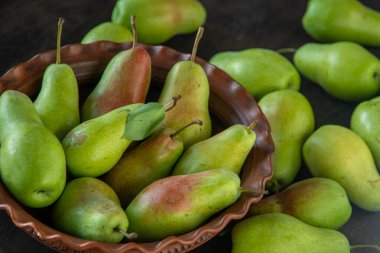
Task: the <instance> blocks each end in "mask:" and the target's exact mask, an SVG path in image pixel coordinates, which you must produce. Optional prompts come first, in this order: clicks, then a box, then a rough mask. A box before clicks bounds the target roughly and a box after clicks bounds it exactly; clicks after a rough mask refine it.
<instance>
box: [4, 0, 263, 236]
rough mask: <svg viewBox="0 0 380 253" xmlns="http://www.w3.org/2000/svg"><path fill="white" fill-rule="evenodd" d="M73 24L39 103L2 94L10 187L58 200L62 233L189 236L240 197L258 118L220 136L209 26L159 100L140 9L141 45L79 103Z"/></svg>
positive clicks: (37, 202)
mask: <svg viewBox="0 0 380 253" xmlns="http://www.w3.org/2000/svg"><path fill="white" fill-rule="evenodd" d="M120 2H121V1H120ZM185 2H186V1H184V2H183V3H185ZM194 3H196V4H197V2H194ZM189 4H193V3H192V2H191V1H189ZM119 5H120V3H119ZM62 24H63V19H60V20H59V24H58V36H57V60H56V63H55V64H51V65H50V66H48V68H47V69H46V72H45V74H44V77H43V81H42V85H41V90H40V92H39V94H38V96H37V98H36V100H35V101H34V104H33V102H32V101H31V100H30V98H29V97H27V96H26V95H24V94H23V93H20V92H17V91H6V92H4V93H3V94H2V95H1V97H0V111H1V115H0V118H1V123H0V140H1V144H2V145H1V152H0V156H1V160H0V176H1V178H2V181H3V182H4V184H5V185H6V187H7V188H8V189H9V190H10V192H11V193H12V194H13V195H14V196H15V197H16V198H17V199H18V200H19V201H20V202H21V203H22V204H24V205H26V206H28V207H33V208H42V207H48V206H50V209H49V211H51V220H52V222H53V225H54V227H55V228H57V229H59V230H60V231H62V232H65V233H68V234H71V235H73V236H77V237H80V238H83V239H87V240H95V241H101V242H108V243H118V242H120V241H122V240H123V239H124V238H127V239H130V240H132V239H135V238H136V237H137V239H136V240H138V241H141V242H151V241H155V240H162V239H164V238H165V237H167V236H172V235H181V234H183V233H186V232H189V231H191V230H193V229H195V228H197V227H199V226H201V225H202V224H203V223H204V222H206V221H207V220H208V219H209V218H210V217H211V216H212V215H214V214H216V213H218V212H220V211H221V210H223V209H225V208H226V207H228V206H230V205H231V204H233V203H234V202H235V201H236V200H237V199H238V198H239V197H240V195H241V193H242V192H244V189H242V188H241V187H240V178H239V174H240V170H241V168H242V166H243V164H244V162H245V160H246V158H247V156H248V155H249V154H250V152H251V151H252V149H253V146H254V144H255V141H256V134H255V132H254V127H255V124H256V122H252V124H251V125H249V126H245V125H241V124H236V125H232V126H230V127H228V128H227V129H225V130H223V131H221V132H220V133H218V134H216V135H215V136H213V137H211V132H212V126H211V117H210V113H209V96H210V85H209V82H208V77H207V75H206V73H205V71H204V69H203V67H202V66H201V65H200V64H198V63H197V62H196V53H197V48H198V43H199V41H200V39H201V37H202V34H203V28H202V27H201V28H199V30H198V34H197V37H196V40H195V43H194V48H193V52H192V54H191V57H190V58H189V60H184V61H180V62H178V63H176V64H175V65H174V66H173V67H172V69H171V70H170V72H169V73H168V76H167V78H166V81H165V83H164V86H163V88H162V92H161V95H160V97H159V99H158V102H149V103H145V99H146V96H147V92H148V89H149V86H150V78H151V60H150V56H149V54H148V53H147V51H146V50H145V49H143V48H142V47H139V46H138V44H137V32H136V26H135V18H134V17H131V26H132V31H133V35H134V36H133V43H132V45H131V48H130V49H128V50H125V51H122V52H120V53H118V54H116V55H115V56H114V57H113V58H112V59H111V61H110V62H109V64H108V65H107V67H106V69H105V71H104V73H103V75H102V77H101V79H100V81H99V83H98V84H97V85H96V86H95V88H94V90H93V91H92V92H91V94H90V95H89V96H88V97H87V99H86V100H85V102H84V104H83V106H82V108H81V110H80V106H79V89H78V84H77V81H76V77H75V74H74V71H73V70H72V69H71V67H70V66H69V65H67V64H63V63H61V56H60V43H61V42H60V41H61V32H62ZM102 29H103V28H102ZM88 40H91V36H90V35H89V36H88ZM80 118H81V121H80ZM210 137H211V138H210ZM131 144H133V145H131ZM231 149H232V152H229V151H230V150H231ZM227 154H230V155H231V156H233V159H230V158H229V156H228V155H227ZM180 174H186V175H180ZM67 175H68V180H67V178H66V176H67ZM78 192H79V193H80V194H78Z"/></svg>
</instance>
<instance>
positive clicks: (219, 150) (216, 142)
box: [172, 124, 256, 175]
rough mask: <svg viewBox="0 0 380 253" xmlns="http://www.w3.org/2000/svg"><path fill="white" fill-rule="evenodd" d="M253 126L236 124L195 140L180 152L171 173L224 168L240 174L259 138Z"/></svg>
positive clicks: (179, 173)
mask: <svg viewBox="0 0 380 253" xmlns="http://www.w3.org/2000/svg"><path fill="white" fill-rule="evenodd" d="M253 126H254V124H252V125H251V126H250V127H246V126H244V125H240V124H236V125H233V126H231V127H229V128H227V129H225V130H224V131H222V132H220V133H219V134H217V135H214V136H213V137H211V138H209V139H207V140H204V141H201V142H198V143H195V144H194V145H192V146H190V147H189V148H188V149H187V150H186V152H185V153H184V154H183V155H182V156H181V158H180V160H179V161H178V163H177V164H176V166H175V168H174V170H173V172H172V174H173V175H182V174H192V173H196V172H200V171H205V170H210V169H219V168H223V169H227V170H231V171H232V172H234V173H236V174H237V175H239V173H240V170H241V168H242V167H243V164H244V162H245V159H246V158H247V156H248V154H249V152H250V151H251V149H252V148H253V145H254V144H255V141H256V134H255V132H253V130H252V128H253Z"/></svg>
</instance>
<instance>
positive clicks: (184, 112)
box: [158, 27, 211, 149]
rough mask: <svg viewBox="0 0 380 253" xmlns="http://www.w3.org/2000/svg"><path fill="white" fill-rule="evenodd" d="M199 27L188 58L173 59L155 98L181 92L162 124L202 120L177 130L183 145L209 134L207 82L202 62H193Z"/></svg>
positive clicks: (176, 125)
mask: <svg viewBox="0 0 380 253" xmlns="http://www.w3.org/2000/svg"><path fill="white" fill-rule="evenodd" d="M202 33H203V28H202V27H201V28H199V30H198V34H197V38H196V40H195V43H194V49H193V53H192V56H191V59H190V60H189V61H180V62H177V63H176V64H175V65H174V66H173V67H172V68H171V69H170V71H169V73H168V75H167V77H166V80H165V84H164V86H163V88H162V91H161V94H160V97H159V99H158V102H160V103H161V104H166V103H168V102H169V101H170V100H171V99H172V97H174V96H176V95H181V100H180V101H179V102H178V103H177V105H176V106H175V107H174V108H173V109H172V110H170V111H168V112H167V113H166V115H165V120H164V122H163V124H162V127H167V128H172V129H178V128H179V127H181V126H183V125H185V124H187V123H188V122H190V121H191V120H193V119H199V120H201V121H202V122H203V124H202V125H201V126H194V127H191V128H188V129H186V130H185V131H183V132H181V133H180V135H179V137H180V138H181V140H182V141H183V144H184V147H185V149H187V148H188V147H189V146H191V145H192V144H194V143H197V142H199V141H202V140H205V139H207V138H209V137H210V136H211V118H210V113H209V110H208V101H209V97H210V85H209V82H208V79H207V75H206V73H205V71H204V70H203V68H202V66H201V65H199V64H198V63H195V62H194V60H195V55H196V50H197V47H198V43H199V40H200V39H201V37H202Z"/></svg>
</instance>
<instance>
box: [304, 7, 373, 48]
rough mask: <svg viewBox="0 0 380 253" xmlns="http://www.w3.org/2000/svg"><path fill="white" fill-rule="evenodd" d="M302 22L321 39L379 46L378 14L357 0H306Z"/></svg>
mask: <svg viewBox="0 0 380 253" xmlns="http://www.w3.org/2000/svg"><path fill="white" fill-rule="evenodd" d="M302 25H303V27H304V29H305V30H306V31H307V32H308V33H309V34H310V35H311V36H312V37H313V38H314V39H316V40H320V41H323V42H334V41H353V42H357V43H359V44H363V45H371V46H380V32H379V31H378V30H379V29H377V27H378V26H379V25H380V13H379V12H378V11H375V10H373V9H371V8H369V7H367V6H365V5H363V4H362V3H361V2H360V1H357V0H309V3H308V6H307V10H306V12H305V15H304V16H303V19H302Z"/></svg>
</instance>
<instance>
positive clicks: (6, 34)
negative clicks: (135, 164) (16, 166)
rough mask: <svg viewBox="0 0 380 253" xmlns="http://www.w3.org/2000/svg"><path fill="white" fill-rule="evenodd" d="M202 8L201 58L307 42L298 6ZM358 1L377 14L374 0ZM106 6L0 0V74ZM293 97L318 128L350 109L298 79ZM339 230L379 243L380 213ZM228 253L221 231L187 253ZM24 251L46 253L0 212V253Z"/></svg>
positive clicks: (183, 44) (264, 2)
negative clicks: (305, 102) (308, 108)
mask: <svg viewBox="0 0 380 253" xmlns="http://www.w3.org/2000/svg"><path fill="white" fill-rule="evenodd" d="M202 2H203V4H204V5H205V6H206V9H207V12H208V18H207V22H206V25H205V34H204V37H203V39H202V41H201V44H200V47H199V51H198V55H199V56H200V57H202V58H204V59H207V60H208V59H210V57H211V56H212V55H214V54H216V53H217V52H220V51H226V50H242V49H246V48H253V47H263V48H270V49H279V48H285V47H294V48H297V47H299V46H301V45H302V44H304V43H306V42H309V41H312V39H311V38H310V37H309V36H308V35H307V34H306V33H305V32H304V30H303V29H302V26H301V18H302V16H303V14H304V11H305V8H306V3H307V1H306V0H302V1H300V0H286V1H284V0H271V1H268V0H233V1H231V0H203V1H202ZM362 2H363V3H364V4H366V5H368V6H370V7H372V8H374V9H376V10H379V11H380V2H379V1H378V0H363V1H362ZM114 4H115V1H113V0H96V1H94V0H66V1H57V0H34V1H26V0H12V1H11V0H1V1H0V75H2V74H3V73H5V72H6V71H7V70H8V69H9V68H11V67H12V66H14V65H15V64H17V63H20V62H23V61H25V60H27V59H29V58H31V57H32V56H34V55H36V54H38V53H40V52H41V51H44V50H50V49H54V48H55V38H56V23H57V20H58V18H59V17H64V18H65V20H66V22H65V25H64V28H63V40H62V45H65V44H70V43H77V42H80V40H81V39H82V37H83V36H84V35H85V33H86V32H87V31H88V30H89V29H90V28H92V27H94V26H95V25H97V24H99V23H101V22H104V21H107V20H109V19H110V17H111V11H112V8H113V6H114ZM194 36H195V35H194V34H192V35H181V36H177V37H175V38H173V39H171V40H170V41H168V42H166V43H165V45H168V46H171V47H173V48H175V49H177V50H179V51H182V52H188V53H190V52H191V49H192V44H193V40H194ZM370 50H371V51H372V52H373V53H374V54H375V55H377V56H378V57H380V50H379V49H376V48H370ZM289 57H291V55H289ZM301 92H302V93H303V94H304V95H305V96H306V97H307V98H308V99H309V100H310V102H311V104H312V106H313V109H314V112H315V117H316V127H319V126H321V125H324V124H339V125H344V126H349V120H350V116H351V113H352V111H353V109H354V108H355V106H356V104H354V103H344V102H340V101H338V100H336V99H333V98H332V97H330V96H329V95H327V94H326V93H325V92H324V91H323V90H322V89H321V88H319V87H318V86H316V85H314V84H312V83H310V82H308V81H307V80H306V79H305V78H303V80H302V85H301ZM307 176H309V175H308V172H307V169H306V168H305V167H303V168H302V169H301V171H300V173H299V177H298V179H301V178H304V177H307ZM274 229H275V228H274ZM340 231H342V232H343V233H344V234H345V235H346V236H347V237H348V239H349V240H350V243H351V244H380V213H370V212H366V211H362V210H360V209H359V208H356V207H353V215H352V218H351V219H350V221H349V222H348V223H347V224H346V225H345V226H343V227H342V228H341V229H340ZM300 236H302V235H300ZM230 251H231V241H230V236H229V233H228V232H227V233H225V234H224V235H222V236H217V237H216V238H214V239H212V240H211V241H209V242H208V243H206V244H205V245H203V246H201V247H199V248H198V249H196V250H194V251H193V252H197V253H200V252H203V253H207V252H219V253H227V252H230ZM25 252H28V253H35V252H38V253H52V252H54V251H53V250H51V249H49V248H47V247H46V246H44V245H42V244H41V243H39V242H38V241H35V240H34V239H32V238H31V237H30V236H29V235H27V234H26V233H24V232H23V231H22V230H20V229H18V228H16V227H15V226H14V225H13V223H12V222H11V220H10V218H9V217H8V216H7V214H6V213H5V212H0V253H25ZM353 252H358V253H370V252H375V251H373V250H372V251H371V250H356V251H353Z"/></svg>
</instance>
